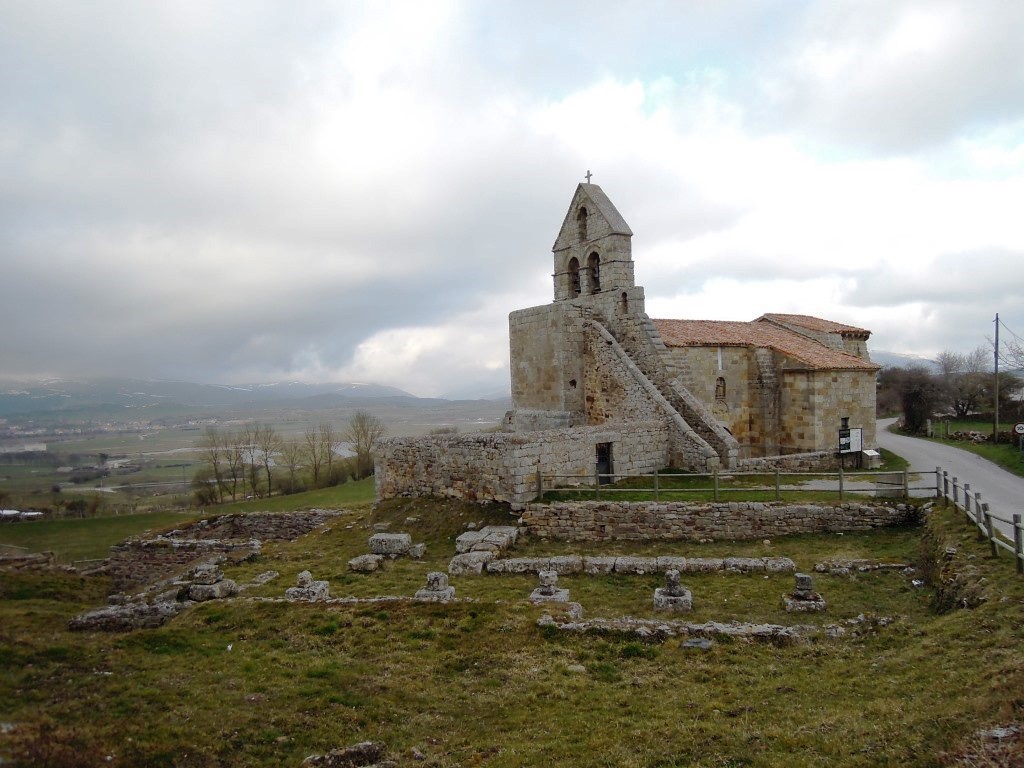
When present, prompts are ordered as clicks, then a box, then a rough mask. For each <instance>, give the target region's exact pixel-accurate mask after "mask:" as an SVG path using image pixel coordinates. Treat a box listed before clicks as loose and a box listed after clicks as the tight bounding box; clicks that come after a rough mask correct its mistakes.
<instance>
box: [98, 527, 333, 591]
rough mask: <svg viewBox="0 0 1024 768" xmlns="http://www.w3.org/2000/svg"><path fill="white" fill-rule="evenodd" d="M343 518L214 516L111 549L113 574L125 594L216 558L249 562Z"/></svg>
mask: <svg viewBox="0 0 1024 768" xmlns="http://www.w3.org/2000/svg"><path fill="white" fill-rule="evenodd" d="M339 514H342V513H341V512H338V511H333V510H304V511H300V512H252V513H249V514H241V515H221V516H219V517H211V518H208V519H206V520H200V521H198V522H196V523H193V524H192V525H189V526H187V527H186V528H182V529H178V530H175V531H171V532H170V533H168V534H166V535H163V536H157V537H155V538H152V539H141V538H132V539H128V540H126V541H124V542H122V543H121V544H117V545H115V546H113V547H111V548H110V556H109V559H108V561H107V571H108V572H109V573H110V575H111V576H112V578H113V580H114V587H115V589H117V590H119V591H122V590H125V589H128V588H130V587H136V586H141V585H146V584H153V583H155V582H157V581H160V580H162V579H166V578H170V577H171V576H175V575H178V574H180V573H182V572H184V571H185V570H187V569H188V568H190V567H192V566H195V565H198V564H199V563H201V562H203V561H204V560H209V559H210V558H213V557H219V556H222V555H223V556H225V557H228V558H229V559H244V558H246V557H248V556H249V555H251V554H254V553H258V552H259V551H260V541H268V540H288V541H290V540H292V539H297V538H298V537H299V536H303V535H305V534H307V533H309V532H310V531H312V530H314V529H316V528H319V527H320V526H321V525H323V524H324V523H326V522H328V521H329V520H331V519H332V518H334V517H336V516H338V515H339Z"/></svg>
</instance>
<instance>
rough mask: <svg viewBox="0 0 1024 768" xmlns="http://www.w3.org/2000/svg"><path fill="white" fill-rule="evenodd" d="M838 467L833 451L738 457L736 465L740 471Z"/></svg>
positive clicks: (814, 469) (802, 470)
mask: <svg viewBox="0 0 1024 768" xmlns="http://www.w3.org/2000/svg"><path fill="white" fill-rule="evenodd" d="M838 468H839V457H838V456H837V455H836V452H835V451H815V452H812V453H791V454H786V455H783V456H760V457H751V458H748V459H740V460H739V463H738V464H737V466H736V469H738V470H739V471H741V472H774V471H775V470H776V469H778V470H780V471H782V472H830V471H833V470H836V469H838Z"/></svg>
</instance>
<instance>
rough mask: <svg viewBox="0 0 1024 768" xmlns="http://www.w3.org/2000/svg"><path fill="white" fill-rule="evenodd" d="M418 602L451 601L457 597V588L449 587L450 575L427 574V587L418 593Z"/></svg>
mask: <svg viewBox="0 0 1024 768" xmlns="http://www.w3.org/2000/svg"><path fill="white" fill-rule="evenodd" d="M415 597H416V599H417V600H438V601H443V600H451V599H452V598H453V597H455V587H452V586H449V585H448V574H446V573H442V572H441V571H431V572H430V573H428V574H427V586H425V587H423V588H422V589H419V590H417V591H416V595H415Z"/></svg>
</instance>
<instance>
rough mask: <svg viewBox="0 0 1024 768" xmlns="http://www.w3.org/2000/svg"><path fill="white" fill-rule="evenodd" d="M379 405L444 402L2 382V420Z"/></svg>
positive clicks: (342, 389)
mask: <svg viewBox="0 0 1024 768" xmlns="http://www.w3.org/2000/svg"><path fill="white" fill-rule="evenodd" d="M462 399H466V400H476V399H480V400H484V399H488V398H462ZM497 399H500V398H497ZM380 400H387V401H390V402H399V401H404V402H406V403H408V404H423V405H429V404H431V403H438V402H445V400H444V399H439V398H420V397H416V396H415V395H412V394H410V393H408V392H406V391H404V390H401V389H398V388H397V387H389V386H385V385H382V384H371V383H362V382H335V383H329V384H305V383H302V382H297V381H284V382H271V383H262V384H236V385H221V384H195V383H192V382H186V381H155V380H149V379H120V378H103V379H48V380H44V381H12V380H8V381H0V418H11V417H14V416H27V415H30V414H44V413H54V412H71V411H75V412H83V411H92V410H95V411H109V410H117V411H120V412H121V413H122V414H123V413H124V409H133V408H139V409H146V410H149V411H153V410H157V411H159V410H174V409H176V408H178V407H185V408H239V409H243V408H246V407H253V406H268V405H294V406H296V407H309V408H326V407H332V406H338V405H346V404H351V405H358V404H360V403H363V402H369V401H380ZM140 416H141V414H140Z"/></svg>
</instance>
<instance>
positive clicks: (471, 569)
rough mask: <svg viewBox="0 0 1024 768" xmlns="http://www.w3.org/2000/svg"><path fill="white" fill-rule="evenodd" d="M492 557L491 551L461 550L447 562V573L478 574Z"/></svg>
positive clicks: (455, 574)
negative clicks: (461, 551) (460, 552)
mask: <svg viewBox="0 0 1024 768" xmlns="http://www.w3.org/2000/svg"><path fill="white" fill-rule="evenodd" d="M493 559H494V553H493V552H463V553H462V554H459V555H456V556H455V557H453V558H452V559H451V560H450V561H449V562H448V573H449V574H451V575H452V576H470V575H479V574H481V573H483V570H484V566H485V565H486V564H487V563H489V562H490V561H491V560H493Z"/></svg>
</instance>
